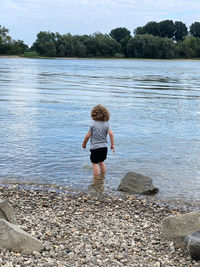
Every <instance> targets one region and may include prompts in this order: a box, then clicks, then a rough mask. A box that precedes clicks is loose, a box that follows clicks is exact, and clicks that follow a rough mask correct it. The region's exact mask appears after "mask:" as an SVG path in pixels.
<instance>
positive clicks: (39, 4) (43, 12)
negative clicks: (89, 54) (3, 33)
mask: <svg viewBox="0 0 200 267" xmlns="http://www.w3.org/2000/svg"><path fill="white" fill-rule="evenodd" d="M199 14H200V1H199V0H190V1H188V0H0V25H1V26H4V27H6V28H7V29H9V35H10V36H11V37H12V39H15V40H23V41H24V43H25V44H28V45H29V46H31V45H32V44H33V42H34V41H35V40H36V38H37V34H38V33H39V32H40V31H50V32H59V33H60V34H66V33H71V34H72V35H75V34H78V35H83V34H93V33H95V32H101V33H103V34H106V33H107V34H109V33H110V31H111V30H113V29H115V28H118V27H125V28H127V29H128V30H130V31H131V34H133V31H134V29H135V28H137V27H139V26H144V25H145V24H146V23H147V22H149V21H156V22H160V21H162V20H165V19H171V20H173V21H182V22H183V23H185V24H186V26H187V27H188V29H189V26H190V25H191V24H192V23H193V22H195V21H200V16H199Z"/></svg>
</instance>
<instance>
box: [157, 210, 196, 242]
mask: <svg viewBox="0 0 200 267" xmlns="http://www.w3.org/2000/svg"><path fill="white" fill-rule="evenodd" d="M162 226H163V237H164V238H165V239H168V240H175V241H177V242H183V241H184V238H185V237H186V236H188V235H190V234H192V233H194V232H196V231H198V230H199V229H200V212H190V213H186V214H181V215H172V216H168V217H166V218H165V219H164V220H163V225H162Z"/></svg>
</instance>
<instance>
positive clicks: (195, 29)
mask: <svg viewBox="0 0 200 267" xmlns="http://www.w3.org/2000/svg"><path fill="white" fill-rule="evenodd" d="M190 34H191V35H193V36H194V37H200V22H194V23H192V25H191V26H190Z"/></svg>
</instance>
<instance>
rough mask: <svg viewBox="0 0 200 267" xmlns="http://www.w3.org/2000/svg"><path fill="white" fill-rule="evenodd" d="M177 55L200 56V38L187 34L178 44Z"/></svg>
mask: <svg viewBox="0 0 200 267" xmlns="http://www.w3.org/2000/svg"><path fill="white" fill-rule="evenodd" d="M177 56H178V57H186V58H194V57H200V38H198V37H194V36H186V37H185V39H184V40H183V41H181V42H179V43H178V44H177Z"/></svg>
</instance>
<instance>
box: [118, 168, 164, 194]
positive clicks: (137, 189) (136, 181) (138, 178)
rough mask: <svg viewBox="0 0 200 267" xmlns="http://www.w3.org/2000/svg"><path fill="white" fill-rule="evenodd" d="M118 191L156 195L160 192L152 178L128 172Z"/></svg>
mask: <svg viewBox="0 0 200 267" xmlns="http://www.w3.org/2000/svg"><path fill="white" fill-rule="evenodd" d="M118 190H119V191H124V192H129V193H133V194H155V193H157V192H158V191H159V189H158V188H156V187H155V186H154V185H153V181H152V179H151V178H149V177H147V176H144V175H141V174H138V173H134V172H128V173H127V174H126V175H125V176H124V178H122V180H121V183H120V185H119V186H118Z"/></svg>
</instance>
